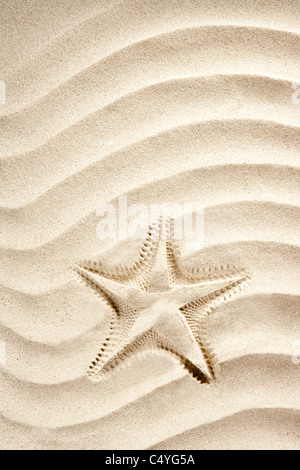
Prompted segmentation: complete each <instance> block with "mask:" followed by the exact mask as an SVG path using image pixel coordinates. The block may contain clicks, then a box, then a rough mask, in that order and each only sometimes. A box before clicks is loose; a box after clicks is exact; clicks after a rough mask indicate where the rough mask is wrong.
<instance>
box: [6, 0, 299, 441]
mask: <svg viewBox="0 0 300 470" xmlns="http://www.w3.org/2000/svg"><path fill="white" fill-rule="evenodd" d="M50 5H51V6H50ZM299 15H300V5H299V1H298V0H290V1H288V2H282V1H280V0H253V1H251V2H250V1H249V2H244V1H242V0H239V1H238V0H233V1H230V2H229V1H227V0H216V1H214V2H211V1H209V0H178V1H177V0H176V2H174V1H171V0H149V1H147V2H145V1H144V0H123V1H117V0H101V1H99V0H88V1H82V0H72V1H70V0H64V1H56V0H55V1H52V2H46V1H34V0H30V1H26V2H25V1H19V2H5V1H1V14H0V16H1V19H2V20H3V24H4V27H3V32H2V34H3V37H4V38H5V41H3V44H2V45H1V46H0V55H1V65H0V79H1V80H4V81H5V83H6V89H7V102H6V104H0V171H1V185H0V220H1V223H0V235H1V237H0V305H1V308H0V341H3V342H5V343H6V358H7V360H6V364H1V365H0V368H1V369H0V375H1V380H0V397H1V398H0V443H1V444H0V446H1V448H2V449H13V448H17V449H24V448H25V449H29V448H31V449H68V448H71V449H80V448H81V449H134V448H139V449H145V448H154V449H170V448H171V449H176V448H177V449H178V448H180V449H197V448H200V449H202V448H203V449H209V448H217V449H218V448H219V449H222V448H225V449H230V448H233V449H240V448H243V449H247V448H248V449H249V448H250V449H252V448H257V449H264V448H267V449H275V448H282V449H283V448H284V449H296V448H299V443H300V434H299V428H300V426H299V424H300V398H299V383H300V382H299V381H300V365H298V366H297V365H296V364H294V363H293V362H292V344H293V342H295V341H296V340H298V339H299V338H300V333H299V332H300V316H299V274H300V273H299V261H300V239H299V233H300V217H299V193H300V188H299V157H298V155H299V147H300V132H299V124H300V121H299V113H300V105H299V104H298V105H297V100H295V99H294V100H293V99H292V95H293V93H294V91H295V88H293V84H294V83H296V82H299V83H300V70H299V50H300V37H299V21H298V19H299ZM20 44H22V47H21V46H20ZM120 195H127V197H128V204H130V203H137V202H143V203H145V204H147V205H150V204H151V203H162V202H168V203H174V202H177V203H184V202H199V203H201V204H203V205H204V206H205V207H206V210H205V247H204V249H203V250H201V251H193V252H186V253H185V254H184V263H186V265H187V266H197V265H201V266H203V265H207V266H209V265H214V264H215V265H220V263H225V264H226V263H228V264H233V265H235V266H243V267H244V266H246V267H247V268H248V269H249V271H250V272H251V276H252V283H251V289H250V290H249V291H247V292H246V293H243V294H242V295H241V296H239V297H237V298H235V299H234V300H233V301H232V302H231V303H229V304H223V305H220V306H219V307H217V309H216V311H215V313H214V315H213V316H211V317H209V319H208V325H207V327H208V334H209V339H210V341H211V343H212V346H213V349H214V351H215V353H216V355H217V357H218V359H219V362H220V363H221V372H220V374H219V376H218V381H217V385H215V386H207V385H199V384H198V383H196V382H195V381H193V380H192V379H191V377H190V376H189V375H188V374H186V372H185V371H184V370H182V369H179V368H178V367H177V366H176V364H174V362H173V361H172V359H170V358H169V357H164V356H151V355H149V356H148V357H146V358H144V359H139V358H137V359H136V360H133V361H131V363H130V365H128V367H127V368H125V369H122V370H120V372H119V373H117V374H112V375H111V377H110V379H109V380H106V381H105V382H101V381H100V382H97V383H93V382H90V381H88V380H87V378H86V375H85V372H86V368H87V366H88V364H89V363H90V360H91V358H92V356H93V353H94V352H96V351H97V349H98V347H99V344H102V343H103V340H104V339H105V336H106V330H107V326H108V324H109V316H108V312H107V308H106V307H105V304H103V303H101V302H99V299H98V298H96V296H95V295H93V293H92V292H91V291H90V290H89V289H87V288H85V286H83V285H79V284H78V283H76V282H74V279H73V276H72V275H71V273H70V269H69V268H70V266H72V265H74V264H75V263H76V262H77V261H78V260H82V259H94V258H95V255H97V256H100V255H101V258H102V259H103V260H104V262H107V263H108V264H109V265H112V266H115V265H118V264H120V263H122V264H125V263H129V264H130V262H131V261H132V260H134V259H135V256H136V253H137V250H138V246H137V244H136V242H135V241H133V240H125V241H102V242H101V241H100V240H99V239H98V238H97V236H96V225H97V222H98V220H99V217H97V216H96V210H95V209H96V205H97V204H98V205H99V204H102V203H107V202H112V203H114V202H116V201H117V198H118V197H119V196H120ZM141 429H143V432H141Z"/></svg>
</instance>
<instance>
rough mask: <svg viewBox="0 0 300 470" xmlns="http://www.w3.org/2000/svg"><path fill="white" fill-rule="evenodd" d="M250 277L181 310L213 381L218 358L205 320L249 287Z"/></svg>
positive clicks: (241, 279) (236, 281)
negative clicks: (208, 335)
mask: <svg viewBox="0 0 300 470" xmlns="http://www.w3.org/2000/svg"><path fill="white" fill-rule="evenodd" d="M247 281H248V277H247V276H245V277H242V278H240V279H238V280H235V281H233V282H230V283H229V284H228V285H227V286H225V287H223V288H221V289H218V290H215V291H214V292H212V293H210V294H208V295H206V296H204V297H200V298H198V299H196V300H193V301H192V302H189V303H187V304H185V305H183V306H182V307H180V308H179V312H180V314H181V315H182V316H183V318H184V320H185V321H186V323H187V325H188V328H189V331H190V334H191V336H192V337H193V339H194V340H195V341H196V342H197V344H198V346H199V348H200V350H201V352H202V354H203V357H204V360H205V362H206V365H207V368H208V370H209V372H210V374H211V377H212V379H213V380H215V379H216V371H217V367H218V361H217V357H216V355H215V354H214V352H213V348H212V347H211V344H210V342H209V341H208V338H207V333H206V325H205V318H206V315H207V314H209V313H211V312H212V311H213V310H214V309H216V308H217V306H218V305H220V304H222V303H223V302H226V301H228V300H229V299H231V298H232V297H233V296H235V295H237V294H238V293H239V292H241V291H242V289H244V288H245V287H246V286H247Z"/></svg>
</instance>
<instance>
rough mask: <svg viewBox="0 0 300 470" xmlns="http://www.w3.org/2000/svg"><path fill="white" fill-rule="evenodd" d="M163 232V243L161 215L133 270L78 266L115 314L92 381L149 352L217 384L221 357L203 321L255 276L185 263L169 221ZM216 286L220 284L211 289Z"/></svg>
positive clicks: (91, 368)
mask: <svg viewBox="0 0 300 470" xmlns="http://www.w3.org/2000/svg"><path fill="white" fill-rule="evenodd" d="M164 228H165V233H166V237H165V239H162V236H161V235H162V220H161V218H160V219H159V220H158V221H156V222H154V223H153V224H152V225H151V226H149V228H148V232H147V237H146V239H145V241H144V243H143V245H142V247H141V249H140V252H139V256H138V259H137V261H136V262H134V263H133V264H132V265H130V266H125V267H116V268H113V269H107V268H105V266H104V265H103V263H102V262H101V261H94V262H92V261H85V262H82V263H80V264H77V265H76V266H75V268H74V271H75V272H76V273H77V275H78V276H79V279H80V280H81V281H82V282H83V283H84V284H85V285H87V286H88V287H89V288H91V289H92V290H93V292H94V293H95V294H96V295H98V296H99V297H100V298H101V299H102V300H103V301H105V303H106V305H107V306H108V308H109V309H110V312H111V321H110V326H109V332H108V333H107V337H106V339H105V341H104V342H103V344H102V345H101V347H100V350H99V353H98V354H97V355H96V357H95V359H94V360H93V361H92V362H91V364H90V366H89V369H88V372H87V375H88V377H89V378H90V379H91V380H93V381H98V380H101V379H103V378H105V377H107V376H108V375H109V373H110V372H111V371H112V370H113V369H115V368H118V367H122V366H124V365H126V364H127V363H128V362H129V361H130V360H131V359H132V358H133V357H135V356H140V355H144V354H145V353H149V352H159V353H166V354H169V355H170V356H171V357H173V358H174V359H175V360H176V361H177V363H179V365H181V366H182V367H183V368H184V369H185V370H186V371H187V372H188V373H189V374H190V375H191V376H192V377H193V378H194V379H195V380H197V381H198V382H200V383H211V382H214V381H215V380H216V367H217V359H216V357H215V354H214V352H213V350H212V348H211V345H210V343H209V341H208V339H207V334H206V325H205V323H206V317H207V315H208V314H210V313H211V312H212V311H213V310H214V309H215V308H216V307H217V306H218V305H219V304H221V303H222V302H226V301H228V300H229V299H231V298H232V297H233V296H234V295H236V294H238V293H239V292H241V291H242V290H243V288H244V287H246V286H247V284H248V281H249V279H250V276H249V275H248V274H247V272H246V271H244V270H238V269H236V268H235V267H234V266H226V267H224V266H221V267H220V268H216V267H215V268H214V269H211V268H208V269H206V268H203V267H202V268H201V267H198V268H190V267H187V266H184V264H183V263H182V261H181V255H180V250H179V246H178V243H177V241H176V240H175V239H174V220H173V219H170V218H169V219H168V220H167V221H166V222H165V226H164ZM218 281H219V282H220V281H221V282H222V284H223V285H222V286H221V287H219V288H218V289H215V290H213V287H212V286H213V285H214V284H216V282H218ZM205 290H206V293H205V294H203V291H205Z"/></svg>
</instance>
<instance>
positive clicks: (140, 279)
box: [79, 220, 161, 291]
mask: <svg viewBox="0 0 300 470" xmlns="http://www.w3.org/2000/svg"><path fill="white" fill-rule="evenodd" d="M160 232H161V220H159V221H157V222H156V223H153V224H152V225H150V226H149V227H148V233H147V237H146V239H145V241H144V243H143V245H142V247H141V249H140V251H139V255H138V259H137V261H136V262H134V263H133V264H132V265H131V266H117V267H115V268H112V269H107V268H106V267H105V266H104V264H103V263H102V262H101V261H95V262H92V261H84V262H83V263H80V264H79V266H80V267H82V268H84V269H86V270H88V271H90V272H91V273H94V274H98V275H99V276H102V277H105V278H107V279H110V280H113V281H115V282H118V283H120V284H126V285H130V286H132V287H134V288H136V289H139V290H141V291H147V290H148V286H149V281H150V276H151V270H152V267H153V265H154V262H155V259H156V255H157V251H158V247H159V238H160Z"/></svg>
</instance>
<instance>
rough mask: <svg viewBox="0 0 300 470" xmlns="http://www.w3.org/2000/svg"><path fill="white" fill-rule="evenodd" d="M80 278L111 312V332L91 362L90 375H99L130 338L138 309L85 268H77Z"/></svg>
mask: <svg viewBox="0 0 300 470" xmlns="http://www.w3.org/2000/svg"><path fill="white" fill-rule="evenodd" d="M74 271H75V272H76V273H77V274H78V275H79V279H80V281H81V282H83V283H84V285H85V286H88V287H89V288H90V289H92V291H93V292H94V293H95V294H96V295H97V296H98V297H99V298H100V299H101V300H102V301H104V303H105V304H106V305H107V306H108V308H109V310H110V312H111V319H110V325H109V332H108V334H107V337H106V338H105V340H104V342H103V343H102V345H101V346H100V348H99V352H98V353H97V355H96V357H95V358H94V360H93V361H92V362H91V364H90V367H89V371H88V374H89V376H90V377H94V376H97V374H98V372H99V370H101V369H102V368H103V366H104V365H105V364H106V363H107V361H108V360H109V359H110V357H112V356H113V355H114V354H115V352H116V351H117V350H118V349H119V348H121V347H122V346H123V345H124V344H125V343H126V340H127V339H128V333H129V330H130V328H131V326H132V325H133V323H134V321H135V320H136V317H137V313H138V312H137V311H136V310H134V309H132V308H130V307H129V306H128V305H126V304H125V303H123V302H122V301H120V300H119V299H117V298H116V296H114V295H113V294H112V293H111V292H109V291H108V290H107V289H105V288H103V287H102V286H100V285H99V284H98V283H97V282H96V281H95V279H94V278H93V276H92V275H91V274H90V273H89V271H85V270H84V269H83V268H79V267H77V268H75V269H74Z"/></svg>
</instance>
